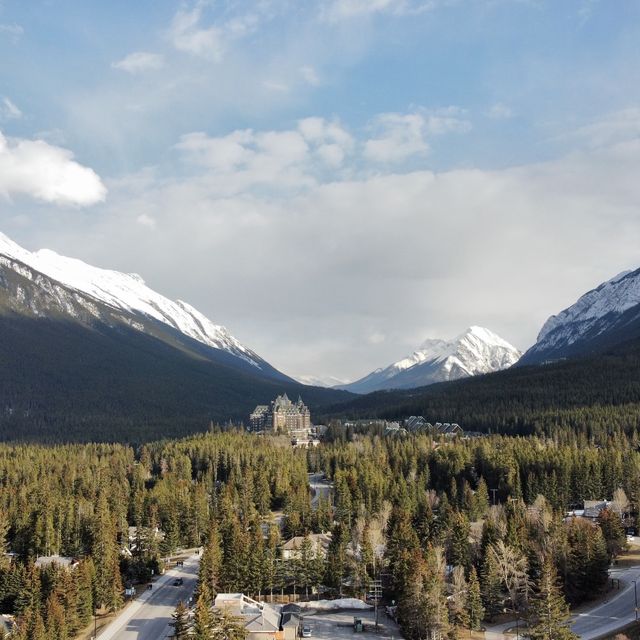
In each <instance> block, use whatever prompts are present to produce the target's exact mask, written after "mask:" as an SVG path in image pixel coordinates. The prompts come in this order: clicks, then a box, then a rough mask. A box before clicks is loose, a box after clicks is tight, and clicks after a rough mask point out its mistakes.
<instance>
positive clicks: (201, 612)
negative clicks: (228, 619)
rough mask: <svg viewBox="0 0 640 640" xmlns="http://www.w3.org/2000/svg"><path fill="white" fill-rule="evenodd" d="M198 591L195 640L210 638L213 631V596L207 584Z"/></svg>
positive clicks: (194, 618)
mask: <svg viewBox="0 0 640 640" xmlns="http://www.w3.org/2000/svg"><path fill="white" fill-rule="evenodd" d="M198 591H199V595H198V599H197V601H196V606H195V610H194V614H193V629H192V632H193V640H209V639H210V638H211V635H212V633H213V616H212V614H211V604H210V603H211V596H210V594H209V592H208V591H209V590H208V587H207V586H206V584H202V585H200V586H199V588H198Z"/></svg>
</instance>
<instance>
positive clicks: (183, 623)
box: [171, 600, 189, 640]
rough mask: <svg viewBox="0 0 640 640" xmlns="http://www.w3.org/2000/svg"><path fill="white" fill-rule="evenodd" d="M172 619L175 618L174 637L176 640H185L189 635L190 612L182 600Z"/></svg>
mask: <svg viewBox="0 0 640 640" xmlns="http://www.w3.org/2000/svg"><path fill="white" fill-rule="evenodd" d="M171 617H172V618H173V637H174V638H175V639H176V640H185V638H187V636H188V633H189V610H188V609H187V607H186V606H185V604H184V602H182V600H180V602H178V606H177V607H176V610H175V611H174V612H173V614H172V616H171Z"/></svg>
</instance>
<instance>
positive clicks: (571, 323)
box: [520, 269, 640, 364]
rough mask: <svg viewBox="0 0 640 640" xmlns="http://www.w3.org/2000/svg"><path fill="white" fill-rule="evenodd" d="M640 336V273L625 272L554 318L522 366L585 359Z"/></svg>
mask: <svg viewBox="0 0 640 640" xmlns="http://www.w3.org/2000/svg"><path fill="white" fill-rule="evenodd" d="M639 334H640V269H637V270H636V271H625V272H623V273H620V274H618V275H617V276H615V277H613V278H611V280H607V281H606V282H603V283H602V284H601V285H600V286H598V287H597V288H595V289H593V290H591V291H589V292H587V293H585V294H584V295H583V296H581V297H580V298H579V299H578V300H577V301H576V302H575V303H574V304H572V305H571V306H570V307H567V308H566V309H564V310H563V311H561V312H560V313H558V314H557V315H554V316H551V317H550V318H549V319H548V320H547V321H546V322H545V323H544V325H543V326H542V329H541V330H540V333H539V334H538V339H537V341H536V344H535V345H533V347H531V348H530V349H529V350H528V351H527V352H526V353H525V354H524V356H523V357H522V359H521V361H520V364H537V363H539V362H545V361H550V360H557V359H560V358H565V357H571V356H575V355H583V354H586V353H588V352H590V351H594V350H597V349H598V348H600V347H606V346H611V345H614V344H616V343H619V342H623V341H625V340H627V339H630V338H633V337H636V336H637V335H639Z"/></svg>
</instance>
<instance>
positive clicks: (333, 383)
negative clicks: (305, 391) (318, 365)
mask: <svg viewBox="0 0 640 640" xmlns="http://www.w3.org/2000/svg"><path fill="white" fill-rule="evenodd" d="M294 377H295V379H296V380H297V381H298V382H301V383H302V384H306V385H308V386H310V387H325V388H331V387H338V386H340V385H345V384H349V381H348V380H342V379H340V378H336V377H334V376H313V375H310V376H294Z"/></svg>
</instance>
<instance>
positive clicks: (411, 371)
mask: <svg viewBox="0 0 640 640" xmlns="http://www.w3.org/2000/svg"><path fill="white" fill-rule="evenodd" d="M520 355H521V354H520V352H519V351H518V350H517V349H516V348H515V347H514V346H512V345H511V344H509V343H508V342H507V341H506V340H503V339H502V338H500V336H498V335H496V334H495V333H493V332H492V331H489V329H484V328H482V327H470V328H469V329H467V331H465V332H464V333H462V334H461V335H459V336H457V337H456V338H454V339H453V340H449V341H446V340H434V339H430V340H426V341H425V342H424V343H423V344H422V345H421V347H420V349H418V350H417V351H415V352H414V353H413V354H411V355H410V356H408V357H406V358H403V359H402V360H399V361H398V362H394V363H393V364H391V365H389V366H388V367H385V368H382V369H376V370H375V371H373V372H372V373H370V374H369V375H367V376H365V377H364V378H362V379H360V380H357V381H356V382H353V383H351V384H348V385H343V386H341V387H340V388H342V389H346V390H348V391H353V392H355V393H369V392H371V391H377V390H380V389H411V388H414V387H419V386H424V385H428V384H433V383H435V382H444V381H446V380H456V379H458V378H465V377H468V376H474V375H478V374H481V373H490V372H492V371H499V370H500V369H506V368H507V367H510V366H511V365H513V364H514V363H515V362H517V361H518V359H519V358H520Z"/></svg>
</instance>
